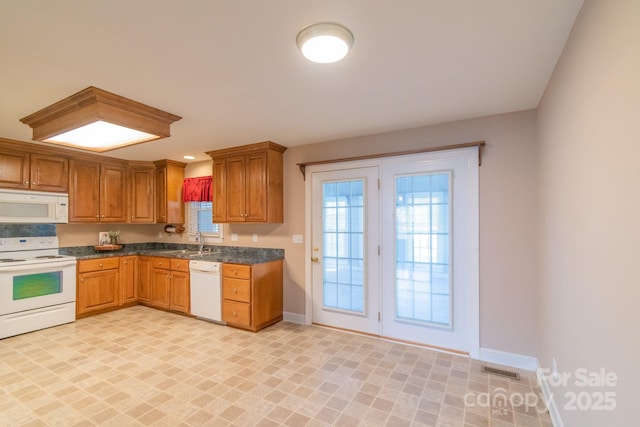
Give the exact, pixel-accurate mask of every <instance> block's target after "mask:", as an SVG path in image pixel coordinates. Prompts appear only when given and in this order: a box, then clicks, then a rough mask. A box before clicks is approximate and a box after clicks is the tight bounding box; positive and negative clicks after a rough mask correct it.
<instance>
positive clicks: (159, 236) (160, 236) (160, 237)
mask: <svg viewBox="0 0 640 427" xmlns="http://www.w3.org/2000/svg"><path fill="white" fill-rule="evenodd" d="M158 239H162V231H158Z"/></svg>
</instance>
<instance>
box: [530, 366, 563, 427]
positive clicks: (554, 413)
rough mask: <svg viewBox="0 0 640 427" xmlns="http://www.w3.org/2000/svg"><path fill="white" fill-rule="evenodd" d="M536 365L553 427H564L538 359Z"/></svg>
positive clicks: (539, 383) (539, 382)
mask: <svg viewBox="0 0 640 427" xmlns="http://www.w3.org/2000/svg"><path fill="white" fill-rule="evenodd" d="M536 365H537V369H538V370H537V375H536V377H538V385H540V388H541V389H542V395H543V396H544V401H545V403H546V404H547V409H548V410H549V416H550V417H551V423H552V424H553V427H564V423H563V422H562V418H561V417H560V412H559V411H558V407H557V406H556V401H555V400H553V395H552V393H551V387H550V386H549V381H547V377H546V376H545V375H543V374H542V366H540V362H539V361H538V360H537V359H536Z"/></svg>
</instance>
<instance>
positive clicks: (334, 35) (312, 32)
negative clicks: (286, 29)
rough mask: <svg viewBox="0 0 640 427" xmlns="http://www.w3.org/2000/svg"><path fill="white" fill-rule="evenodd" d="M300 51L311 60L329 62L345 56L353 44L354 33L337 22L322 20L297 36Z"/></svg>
mask: <svg viewBox="0 0 640 427" xmlns="http://www.w3.org/2000/svg"><path fill="white" fill-rule="evenodd" d="M296 43H297V44H298V49H300V52H302V54H303V55H304V56H305V58H307V59H308V60H310V61H313V62H318V63H321V64H329V63H332V62H337V61H340V60H341V59H342V58H344V57H345V56H346V55H347V53H349V50H350V49H351V47H352V46H353V34H351V31H349V29H348V28H347V27H345V26H343V25H340V24H336V23H335V22H320V23H317V24H312V25H309V26H308V27H305V28H303V29H302V30H301V31H300V32H299V33H298V37H296Z"/></svg>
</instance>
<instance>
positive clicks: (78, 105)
mask: <svg viewBox="0 0 640 427" xmlns="http://www.w3.org/2000/svg"><path fill="white" fill-rule="evenodd" d="M181 118H182V117H180V116H176V115H174V114H171V113H167V112H165V111H162V110H158V109H157V108H153V107H150V106H148V105H145V104H141V103H139V102H136V101H133V100H131V99H128V98H124V97H122V96H119V95H116V94H114V93H111V92H107V91H106V90H102V89H98V88H97V87H93V86H89V87H88V88H86V89H84V90H81V91H80V92H78V93H76V94H74V95H71V96H70V97H68V98H65V99H63V100H61V101H58V102H56V103H55V104H52V105H50V106H48V107H46V108H43V109H42V110H40V111H38V112H36V113H33V114H31V115H29V116H27V117H23V118H22V119H20V121H21V122H22V123H24V124H26V125H29V126H31V128H32V129H33V138H32V139H33V140H34V141H41V142H48V143H52V144H59V145H66V146H70V147H75V148H81V149H83V150H90V151H96V152H99V153H101V152H104V151H109V150H114V149H116V148H121V147H126V146H128V145H133V144H139V143H141V142H147V141H152V140H155V139H160V138H166V137H169V136H171V133H170V125H171V123H173V122H175V121H176V120H180V119H181Z"/></svg>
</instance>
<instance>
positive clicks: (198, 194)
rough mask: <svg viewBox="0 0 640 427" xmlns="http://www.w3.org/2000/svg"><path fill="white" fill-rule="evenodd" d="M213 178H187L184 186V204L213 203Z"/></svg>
mask: <svg viewBox="0 0 640 427" xmlns="http://www.w3.org/2000/svg"><path fill="white" fill-rule="evenodd" d="M212 182H213V180H212V177H210V176H197V177H195V178H185V179H184V182H183V184H182V201H183V202H211V201H213V198H212V189H211V185H212Z"/></svg>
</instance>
